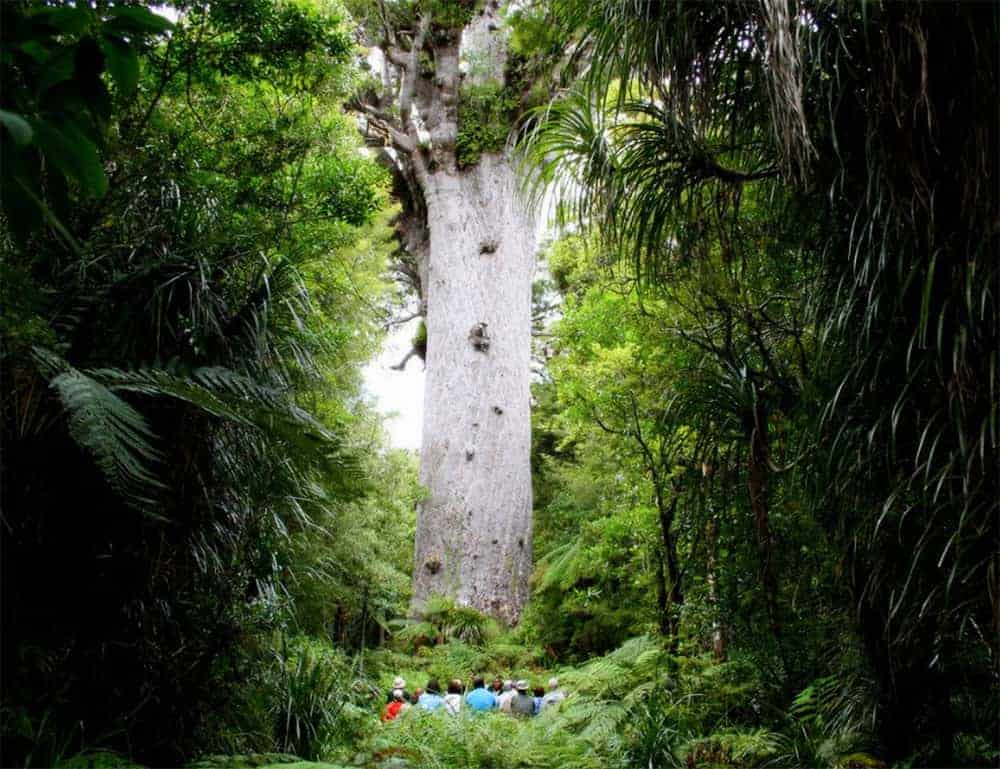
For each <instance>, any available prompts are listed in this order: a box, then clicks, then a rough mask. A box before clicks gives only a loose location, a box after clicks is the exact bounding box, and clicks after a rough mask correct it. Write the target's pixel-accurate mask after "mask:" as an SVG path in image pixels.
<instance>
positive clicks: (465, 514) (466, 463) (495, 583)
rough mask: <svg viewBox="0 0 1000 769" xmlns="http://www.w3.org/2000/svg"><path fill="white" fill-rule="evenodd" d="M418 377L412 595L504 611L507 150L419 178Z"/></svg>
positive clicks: (514, 444)
mask: <svg viewBox="0 0 1000 769" xmlns="http://www.w3.org/2000/svg"><path fill="white" fill-rule="evenodd" d="M424 199H425V201H426V206H427V220H428V224H429V230H430V256H429V263H428V269H427V277H426V282H425V285H424V287H423V288H424V298H425V300H426V305H427V317H426V322H427V379H426V384H425V394H424V426H423V441H422V448H421V468H420V477H421V482H422V483H423V484H424V486H426V487H427V489H428V491H429V495H428V498H427V499H426V500H425V501H424V502H423V503H422V504H421V506H420V508H419V510H418V513H417V541H416V564H415V570H414V577H413V588H414V595H413V605H412V608H413V610H414V611H415V612H416V613H419V611H420V609H421V607H422V606H423V604H424V603H425V602H426V600H427V599H428V598H429V597H430V596H432V595H435V594H440V595H446V596H451V597H454V598H456V599H457V600H458V602H459V603H461V604H464V605H467V606H472V607H475V608H477V609H480V610H481V611H484V612H488V613H489V614H491V615H493V616H495V617H498V618H500V619H503V620H504V621H506V622H516V621H517V619H518V618H519V617H520V614H521V610H522V608H523V606H524V604H525V602H526V600H527V597H528V579H529V577H530V573H531V545H532V542H531V536H532V527H531V511H532V500H531V465H530V451H531V418H530V392H529V377H530V353H531V284H532V278H533V275H534V251H535V242H534V224H533V222H532V221H531V218H530V216H528V214H527V212H526V211H525V209H524V207H523V205H522V204H521V199H520V196H519V195H518V190H517V185H516V180H515V178H514V173H513V169H512V168H511V164H510V163H509V161H508V160H507V159H506V158H505V157H504V156H500V155H484V156H483V157H482V159H481V161H480V162H479V163H478V164H477V165H476V166H475V167H473V168H470V169H467V170H464V171H458V170H454V169H451V170H441V171H438V172H436V173H433V174H429V175H428V177H427V181H426V185H425V190H424Z"/></svg>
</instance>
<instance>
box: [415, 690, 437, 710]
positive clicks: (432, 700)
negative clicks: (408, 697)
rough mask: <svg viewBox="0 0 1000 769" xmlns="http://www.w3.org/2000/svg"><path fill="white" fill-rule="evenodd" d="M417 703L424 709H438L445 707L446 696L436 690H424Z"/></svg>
mask: <svg viewBox="0 0 1000 769" xmlns="http://www.w3.org/2000/svg"><path fill="white" fill-rule="evenodd" d="M417 704H418V705H419V706H420V707H422V708H423V709H424V710H437V709H438V708H443V707H444V697H442V696H441V695H440V694H434V692H424V693H423V694H421V695H420V699H419V700H417Z"/></svg>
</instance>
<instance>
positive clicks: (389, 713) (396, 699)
mask: <svg viewBox="0 0 1000 769" xmlns="http://www.w3.org/2000/svg"><path fill="white" fill-rule="evenodd" d="M389 696H391V697H392V700H391V701H390V702H389V704H388V705H386V706H385V712H384V713H382V720H383V721H395V720H396V716H398V715H399V714H400V713H402V712H403V711H404V710H406V709H407V708H408V707H410V703H408V702H407V701H406V698H405V695H404V693H403V690H402V689H398V688H397V689H393V690H392V692H391V694H390V695H389Z"/></svg>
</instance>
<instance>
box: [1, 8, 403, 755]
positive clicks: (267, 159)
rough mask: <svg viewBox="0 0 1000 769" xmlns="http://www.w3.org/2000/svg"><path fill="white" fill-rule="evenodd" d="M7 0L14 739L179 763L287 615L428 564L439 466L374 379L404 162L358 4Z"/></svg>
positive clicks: (372, 594)
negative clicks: (373, 76)
mask: <svg viewBox="0 0 1000 769" xmlns="http://www.w3.org/2000/svg"><path fill="white" fill-rule="evenodd" d="M3 13H4V23H3V32H4V56H5V60H4V71H3V89H2V91H3V98H4V103H3V109H4V110H5V112H4V115H5V116H6V117H5V122H4V125H5V126H7V128H6V129H5V130H6V133H5V135H4V142H3V146H4V152H5V162H4V166H3V181H4V197H3V202H4V223H5V225H7V227H8V228H9V229H8V230H7V234H5V237H4V240H3V257H2V277H3V286H4V313H3V320H2V324H3V326H2V331H3V357H2V376H3V382H4V392H3V415H4V422H3V445H4V454H3V475H4V483H3V511H4V512H3V523H4V537H3V569H4V572H3V600H2V605H3V626H4V644H3V680H4V702H3V713H2V716H3V719H2V720H3V724H2V728H3V738H4V759H5V762H10V763H12V764H17V763H20V762H23V761H26V762H33V763H36V764H39V765H46V764H51V763H52V762H53V761H54V760H55V759H56V758H58V754H59V753H62V752H65V751H69V752H72V751H73V750H74V749H76V748H79V747H80V745H81V744H85V745H86V744H95V743H99V744H105V745H111V746H116V747H118V748H119V749H122V750H124V749H126V748H128V750H129V752H131V753H132V754H133V755H134V756H135V757H136V758H137V759H139V760H145V761H152V762H154V763H164V764H172V763H176V762H179V761H181V760H183V759H184V758H185V757H190V756H192V755H193V754H194V753H196V752H197V751H199V750H203V749H208V748H211V747H212V746H213V745H216V744H217V743H219V742H220V741H225V740H226V739H228V738H226V737H224V735H225V734H226V733H227V730H231V729H232V722H233V720H239V718H241V717H242V716H241V715H240V713H238V712H236V711H235V710H234V708H235V705H236V704H237V703H239V702H240V700H241V698H242V697H243V695H244V694H246V692H247V691H248V690H247V686H248V683H247V682H248V681H249V680H250V679H251V678H253V677H254V676H256V675H258V674H259V671H258V668H259V667H260V666H261V665H265V666H267V665H270V663H268V660H269V659H270V656H271V652H270V651H269V650H268V649H269V648H270V647H271V645H272V641H271V639H272V634H273V633H274V632H277V631H281V630H282V629H283V628H287V629H288V630H289V631H296V632H299V631H301V632H318V633H326V632H327V630H328V629H329V628H333V629H334V632H335V633H337V634H338V637H339V638H340V639H341V640H342V641H344V645H345V647H346V648H348V649H349V648H351V647H352V646H357V645H358V643H362V644H363V643H364V641H365V639H366V638H368V639H370V641H371V640H377V638H378V634H379V630H378V628H379V625H380V624H381V625H382V626H383V627H384V626H385V623H386V622H387V621H388V619H389V618H391V617H393V616H396V615H397V614H398V612H399V611H400V607H401V605H403V604H402V602H403V601H405V598H406V595H407V593H408V577H407V576H406V573H405V572H406V570H408V566H409V563H408V558H407V553H408V546H407V545H406V544H399V543H406V542H407V540H408V539H410V538H411V537H412V505H413V501H414V499H415V496H416V494H417V491H416V489H417V487H416V484H415V481H414V476H415V470H414V467H413V463H412V459H411V458H410V457H408V456H404V455H399V454H395V453H392V452H389V453H386V451H385V449H384V447H383V445H382V437H381V431H380V427H379V426H378V424H377V422H375V421H374V419H373V417H371V416H370V415H369V414H368V413H367V411H366V407H365V406H364V404H363V403H362V402H361V401H359V399H358V395H359V386H360V376H359V367H360V364H361V363H362V362H364V361H365V360H366V359H367V358H368V357H369V356H370V355H371V354H372V352H373V350H374V349H375V347H376V345H377V343H378V338H379V334H380V329H379V326H378V321H379V318H378V316H376V315H374V314H373V313H372V310H371V308H372V306H374V305H379V304H382V303H384V302H385V301H386V300H387V299H388V298H389V294H388V293H387V292H388V290H389V289H388V286H387V285H386V284H385V283H384V281H383V278H382V274H383V272H384V270H385V262H384V260H385V257H386V255H387V253H388V252H389V250H390V244H389V242H388V239H389V237H390V234H389V232H388V230H387V228H386V226H385V221H384V218H385V217H384V216H382V215H380V214H379V213H378V212H379V211H380V210H381V209H382V208H384V207H385V205H386V203H387V200H386V192H385V190H386V180H385V178H384V176H385V175H384V172H383V171H382V170H381V169H380V168H378V167H377V166H376V165H375V164H374V163H372V162H371V161H369V160H367V159H365V158H364V157H362V155H361V154H360V153H359V152H358V149H357V148H358V140H357V138H356V134H355V130H354V127H353V125H352V123H351V121H350V120H349V119H348V118H347V117H345V116H344V115H343V114H342V113H341V112H340V111H339V108H338V100H339V99H342V98H344V97H345V96H346V95H347V93H348V92H349V90H350V88H351V87H352V82H353V78H354V74H353V72H352V53H353V47H352V43H351V39H350V29H349V27H348V25H347V23H346V19H345V17H344V15H343V13H342V12H340V11H338V10H337V6H335V5H326V6H324V7H323V10H322V11H319V10H314V9H311V8H310V7H309V6H306V5H299V4H286V3H271V2H263V1H262V2H254V3H235V4H223V3H216V4H212V5H211V6H205V7H202V6H199V5H192V4H188V5H187V6H186V12H185V15H184V16H183V17H182V19H181V21H180V22H178V24H177V25H176V26H175V27H174V28H173V31H172V33H171V34H170V35H169V37H163V36H161V37H160V38H159V39H158V40H157V39H156V38H155V36H153V33H156V32H162V31H163V30H165V29H167V28H168V27H170V26H171V25H170V24H169V23H168V22H167V21H166V20H165V19H163V18H162V17H159V16H155V15H153V14H151V13H150V12H149V11H146V10H145V9H143V8H137V7H132V6H125V5H120V6H119V5H113V6H108V5H104V6H101V8H100V9H99V10H90V9H88V8H80V7H75V6H67V7H63V8H43V7H41V6H40V5H38V4H18V3H5V4H4V8H3ZM122 35H125V37H124V38H123V37H121V36H122ZM95 46H96V48H95ZM116 57H117V58H116ZM60 62H61V63H60ZM62 63H64V64H65V66H63V64H62ZM57 65H58V66H57ZM30 94H33V96H29V95H30ZM11 115H16V117H14V118H12V117H11ZM19 121H20V122H19ZM22 124H27V125H28V126H29V128H30V129H31V130H30V132H29V131H24V130H23V125H22ZM11 127H12V128H11ZM19 131H21V133H18V132H19ZM60 136H61V137H62V138H59V137H60ZM11 137H14V138H15V139H16V141H15V142H11V141H10V138H11ZM57 139H58V140H57ZM32 169H34V170H32ZM39 169H42V172H39ZM32 185H34V186H32ZM22 191H26V192H28V193H31V194H21V192H22ZM360 522H364V524H365V526H376V525H377V526H379V527H380V532H379V537H376V536H375V534H374V529H373V528H372V529H362V527H361V525H360ZM352 530H353V533H352V534H351V536H350V539H349V541H348V539H347V538H346V537H345V533H347V532H352ZM358 530H362V531H367V532H369V534H368V535H367V536H366V535H364V534H361V535H359V534H358ZM383 537H387V538H383ZM289 664H291V663H289ZM267 669H268V670H280V669H281V666H280V665H279V666H277V667H275V666H274V665H270V667H268V668H267ZM272 674H273V673H266V675H272ZM271 688H272V689H273V687H271ZM269 696H270V695H269ZM317 696H319V695H317ZM268 707H269V708H273V707H276V706H275V705H273V703H272V705H269V706H268ZM167 725H169V727H168V726H167ZM268 731H270V730H268ZM265 733H266V732H265ZM44 740H48V741H49V742H50V743H51V744H50V746H49V749H48V750H46V749H45V748H44V747H43V746H42V744H41V742H40V741H44ZM265 747H271V746H270V745H268V746H265Z"/></svg>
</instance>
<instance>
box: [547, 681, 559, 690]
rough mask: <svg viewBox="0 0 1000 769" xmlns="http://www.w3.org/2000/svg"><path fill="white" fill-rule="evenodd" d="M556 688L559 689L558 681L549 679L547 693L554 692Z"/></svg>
mask: <svg viewBox="0 0 1000 769" xmlns="http://www.w3.org/2000/svg"><path fill="white" fill-rule="evenodd" d="M558 688H559V679H558V678H555V677H553V678H550V679H549V691H550V692H554V691H555V690H556V689H558Z"/></svg>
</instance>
